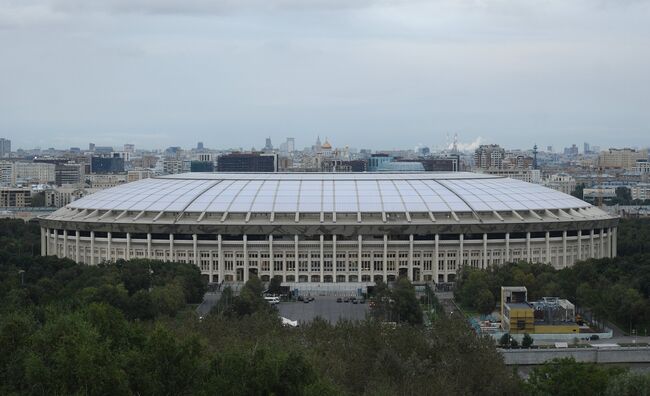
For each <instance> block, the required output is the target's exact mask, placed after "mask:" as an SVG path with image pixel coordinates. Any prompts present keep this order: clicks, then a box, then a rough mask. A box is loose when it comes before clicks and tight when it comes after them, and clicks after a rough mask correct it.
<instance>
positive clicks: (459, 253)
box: [456, 233, 465, 271]
mask: <svg viewBox="0 0 650 396" xmlns="http://www.w3.org/2000/svg"><path fill="white" fill-rule="evenodd" d="M459 239H460V243H459V246H460V247H459V252H458V255H459V256H460V257H459V259H458V268H456V271H459V270H460V269H461V268H463V264H464V263H463V261H465V260H464V257H463V250H464V249H463V248H464V247H465V246H464V245H465V234H463V233H461V234H460V237H459Z"/></svg>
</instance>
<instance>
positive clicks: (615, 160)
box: [598, 148, 648, 170]
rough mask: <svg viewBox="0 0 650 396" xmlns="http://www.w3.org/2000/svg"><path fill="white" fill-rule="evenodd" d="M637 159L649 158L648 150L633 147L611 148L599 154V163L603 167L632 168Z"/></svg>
mask: <svg viewBox="0 0 650 396" xmlns="http://www.w3.org/2000/svg"><path fill="white" fill-rule="evenodd" d="M637 160H646V161H647V160H648V150H634V149H631V148H622V149H617V148H610V149H609V150H608V151H603V152H602V153H600V155H599V156H598V165H599V166H601V167H603V168H623V169H629V170H632V169H633V168H634V167H635V166H636V162H637Z"/></svg>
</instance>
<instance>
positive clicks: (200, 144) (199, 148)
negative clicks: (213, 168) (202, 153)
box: [196, 142, 203, 150]
mask: <svg viewBox="0 0 650 396" xmlns="http://www.w3.org/2000/svg"><path fill="white" fill-rule="evenodd" d="M196 149H197V150H203V142H198V143H197V144H196Z"/></svg>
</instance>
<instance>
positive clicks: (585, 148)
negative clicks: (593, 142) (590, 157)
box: [582, 142, 591, 154]
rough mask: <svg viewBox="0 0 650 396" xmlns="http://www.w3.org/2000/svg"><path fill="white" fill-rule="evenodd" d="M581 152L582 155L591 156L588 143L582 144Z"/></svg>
mask: <svg viewBox="0 0 650 396" xmlns="http://www.w3.org/2000/svg"><path fill="white" fill-rule="evenodd" d="M582 151H583V153H584V154H591V147H590V146H589V143H587V142H584V143H583V148H582Z"/></svg>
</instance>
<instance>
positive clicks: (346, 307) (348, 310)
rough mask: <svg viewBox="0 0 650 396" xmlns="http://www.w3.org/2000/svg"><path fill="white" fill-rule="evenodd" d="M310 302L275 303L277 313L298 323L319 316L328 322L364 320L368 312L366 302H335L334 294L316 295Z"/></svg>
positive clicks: (309, 320)
mask: <svg viewBox="0 0 650 396" xmlns="http://www.w3.org/2000/svg"><path fill="white" fill-rule="evenodd" d="M315 298H316V299H315V300H314V301H312V302H310V303H304V302H302V301H296V302H281V303H280V304H278V305H276V307H277V308H278V312H279V315H280V316H282V317H285V318H287V319H291V320H297V321H298V322H299V323H306V322H311V321H312V320H314V318H316V317H321V318H323V319H325V320H327V321H328V322H330V323H336V322H338V321H339V320H341V319H348V320H364V319H365V318H366V313H368V304H367V303H366V304H352V303H350V302H348V303H344V302H340V303H337V302H336V299H337V297H335V296H317V297H315Z"/></svg>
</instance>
